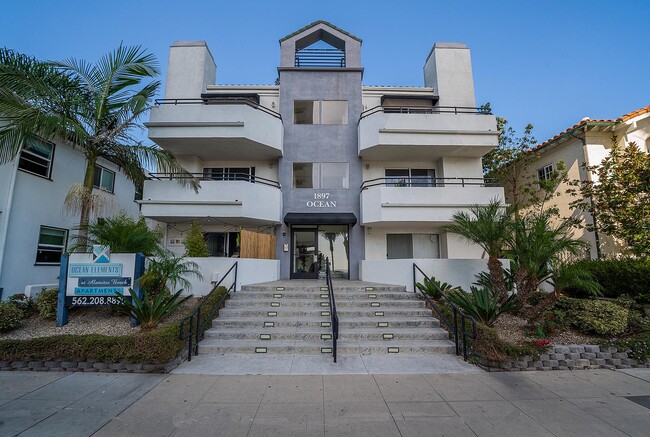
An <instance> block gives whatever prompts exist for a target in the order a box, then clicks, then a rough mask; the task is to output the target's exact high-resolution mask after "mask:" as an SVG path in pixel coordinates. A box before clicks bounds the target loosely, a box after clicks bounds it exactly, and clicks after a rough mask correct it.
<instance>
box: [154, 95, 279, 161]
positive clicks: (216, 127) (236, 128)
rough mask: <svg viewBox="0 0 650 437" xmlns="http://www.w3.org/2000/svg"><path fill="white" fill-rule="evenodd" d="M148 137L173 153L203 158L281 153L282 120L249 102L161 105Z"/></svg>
mask: <svg viewBox="0 0 650 437" xmlns="http://www.w3.org/2000/svg"><path fill="white" fill-rule="evenodd" d="M146 125H147V127H148V128H149V138H151V139H152V140H153V141H155V142H156V143H157V144H158V145H160V146H161V147H163V148H164V149H167V150H169V151H170V152H172V153H173V154H174V155H177V156H182V155H195V156H198V157H200V158H201V159H203V160H216V159H223V160H234V159H243V160H248V159H257V160H260V159H272V158H279V157H281V156H282V136H283V131H282V120H280V119H279V118H277V117H275V116H273V115H271V114H269V113H268V112H264V111H262V110H260V109H256V108H255V107H252V106H249V105H246V104H212V105H203V104H179V105H172V104H167V105H161V106H157V107H154V108H153V109H152V110H151V120H150V121H149V122H148V123H147V124H146Z"/></svg>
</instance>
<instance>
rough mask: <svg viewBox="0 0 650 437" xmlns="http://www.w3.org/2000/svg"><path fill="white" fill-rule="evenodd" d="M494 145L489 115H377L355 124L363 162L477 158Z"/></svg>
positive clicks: (493, 126)
mask: <svg viewBox="0 0 650 437" xmlns="http://www.w3.org/2000/svg"><path fill="white" fill-rule="evenodd" d="M497 143H498V140H497V131H496V118H495V117H494V116H492V115H479V114H447V113H441V114H392V113H384V112H377V113H374V114H371V115H368V116H367V117H364V118H362V119H361V120H360V121H359V156H361V157H362V158H364V160H366V159H367V160H392V159H398V160H399V159H403V157H404V156H409V158H411V159H428V160H432V159H438V158H441V157H443V156H455V157H476V158H478V157H481V156H483V155H485V154H486V153H487V152H489V151H490V150H491V149H493V148H494V147H496V146H497Z"/></svg>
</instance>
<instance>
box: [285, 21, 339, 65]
mask: <svg viewBox="0 0 650 437" xmlns="http://www.w3.org/2000/svg"><path fill="white" fill-rule="evenodd" d="M295 66H296V67H333V68H343V67H345V41H343V40H342V39H340V38H337V37H335V36H334V35H332V34H331V33H329V32H326V31H324V30H322V29H320V30H317V31H316V32H313V33H310V34H309V35H306V36H305V37H303V38H301V39H299V40H297V41H296V57H295Z"/></svg>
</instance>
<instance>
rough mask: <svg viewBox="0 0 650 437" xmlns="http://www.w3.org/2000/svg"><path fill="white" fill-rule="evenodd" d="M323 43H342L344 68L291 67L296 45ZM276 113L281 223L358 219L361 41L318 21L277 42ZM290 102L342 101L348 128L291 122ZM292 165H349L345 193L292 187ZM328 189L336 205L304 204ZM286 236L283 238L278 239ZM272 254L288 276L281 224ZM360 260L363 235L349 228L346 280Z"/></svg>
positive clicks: (355, 271) (353, 275) (287, 236)
mask: <svg viewBox="0 0 650 437" xmlns="http://www.w3.org/2000/svg"><path fill="white" fill-rule="evenodd" d="M319 40H323V41H325V42H327V43H329V44H331V45H333V46H335V47H337V46H338V47H337V48H340V46H341V44H344V50H345V57H346V66H345V67H344V68H332V67H294V59H295V52H296V47H298V48H302V47H304V46H306V45H307V46H308V45H310V44H312V43H313V42H316V41H319ZM280 53H281V63H280V67H279V68H278V73H279V77H280V114H281V115H282V120H283V124H284V141H283V147H284V156H283V158H281V159H280V161H279V167H278V172H279V178H280V183H281V184H282V193H283V194H282V195H283V208H284V211H283V214H282V216H283V219H284V216H285V215H286V214H287V213H353V214H354V215H355V216H356V217H357V220H359V218H360V213H359V212H360V203H359V188H360V186H361V182H362V170H361V159H360V158H359V155H358V145H357V144H358V125H357V123H358V121H359V116H360V114H361V111H362V103H361V78H362V75H363V69H362V68H361V40H359V39H358V38H356V37H353V36H351V35H349V34H347V33H345V32H343V31H340V30H339V29H336V28H334V27H332V26H329V25H328V24H327V23H322V22H317V23H315V24H313V25H311V26H309V27H307V28H306V29H302V30H300V31H298V32H296V33H295V34H292V35H289V36H288V37H286V38H284V39H283V40H281V41H280ZM295 100H347V102H348V124H346V125H306V124H294V122H293V110H294V101H295ZM294 162H348V163H349V166H350V169H349V175H350V179H349V189H348V190H333V189H326V190H315V189H307V188H301V189H292V184H293V180H292V177H293V175H292V173H293V163H294ZM324 191H327V192H329V193H330V194H331V199H334V200H336V207H328V208H313V207H311V208H310V207H308V206H307V202H308V201H310V200H314V193H317V192H324ZM283 234H285V235H283ZM277 241H278V245H277V254H278V259H280V260H281V271H280V276H281V278H283V279H286V278H289V276H290V265H291V263H290V252H284V251H283V244H284V243H286V244H289V245H290V244H291V239H290V229H289V227H288V226H286V225H283V226H281V227H280V229H279V230H278V233H277ZM363 256H364V233H363V230H362V228H361V226H360V224H359V223H356V224H355V225H354V226H350V235H349V258H350V259H349V261H350V279H358V278H359V264H360V261H361V259H363Z"/></svg>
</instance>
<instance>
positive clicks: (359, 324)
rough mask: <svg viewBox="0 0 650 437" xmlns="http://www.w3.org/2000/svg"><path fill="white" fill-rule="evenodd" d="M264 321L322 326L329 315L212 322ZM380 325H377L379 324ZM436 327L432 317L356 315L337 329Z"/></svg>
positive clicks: (243, 323) (261, 324) (223, 325)
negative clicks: (310, 317) (407, 317)
mask: <svg viewBox="0 0 650 437" xmlns="http://www.w3.org/2000/svg"><path fill="white" fill-rule="evenodd" d="M265 322H272V323H273V326H274V327H278V328H289V327H303V328H316V327H322V325H321V323H329V322H330V318H329V317H323V318H322V319H321V318H319V319H318V320H315V319H296V318H292V317H291V318H287V317H226V316H220V317H218V318H216V319H214V321H213V322H212V326H213V327H216V328H247V327H264V323H265ZM380 323H381V324H382V325H379V324H380ZM379 326H382V327H388V328H438V327H440V322H439V321H438V319H436V318H434V317H418V318H417V319H404V318H392V317H358V318H354V319H351V320H345V319H339V329H341V330H343V329H353V328H375V327H379Z"/></svg>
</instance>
